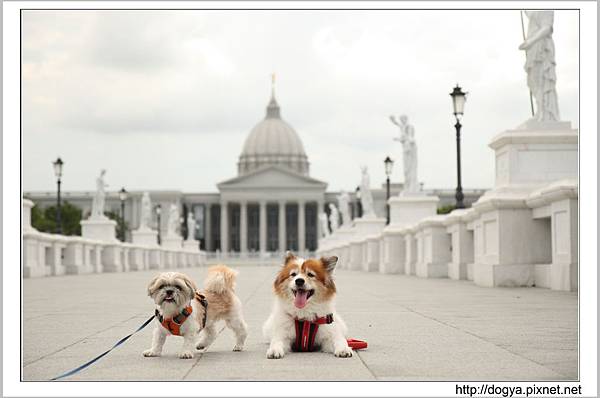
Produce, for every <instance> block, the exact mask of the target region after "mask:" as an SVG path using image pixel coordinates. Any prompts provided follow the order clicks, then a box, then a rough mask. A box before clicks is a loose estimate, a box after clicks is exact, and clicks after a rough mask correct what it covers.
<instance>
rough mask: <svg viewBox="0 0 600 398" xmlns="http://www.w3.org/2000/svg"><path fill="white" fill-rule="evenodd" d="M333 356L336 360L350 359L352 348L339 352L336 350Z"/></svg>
mask: <svg viewBox="0 0 600 398" xmlns="http://www.w3.org/2000/svg"><path fill="white" fill-rule="evenodd" d="M333 355H335V356H336V357H338V358H350V357H351V356H352V348H350V347H344V348H342V349H341V350H336V351H335V352H334V353H333Z"/></svg>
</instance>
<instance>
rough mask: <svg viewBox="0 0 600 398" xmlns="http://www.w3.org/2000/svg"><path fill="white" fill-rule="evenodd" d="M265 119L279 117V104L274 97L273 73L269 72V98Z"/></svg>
mask: <svg viewBox="0 0 600 398" xmlns="http://www.w3.org/2000/svg"><path fill="white" fill-rule="evenodd" d="M266 118H267V119H280V118H281V114H280V112H279V104H278V103H277V100H276V99H275V73H272V74H271V100H270V101H269V105H267V117H266Z"/></svg>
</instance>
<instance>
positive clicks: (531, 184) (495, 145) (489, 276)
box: [473, 121, 578, 286]
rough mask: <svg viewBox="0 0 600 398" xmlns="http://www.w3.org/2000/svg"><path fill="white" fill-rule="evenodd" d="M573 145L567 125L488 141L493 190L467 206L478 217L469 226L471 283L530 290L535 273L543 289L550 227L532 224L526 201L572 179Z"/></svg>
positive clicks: (528, 128)
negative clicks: (472, 257)
mask: <svg viewBox="0 0 600 398" xmlns="http://www.w3.org/2000/svg"><path fill="white" fill-rule="evenodd" d="M577 145H578V133H577V130H575V129H571V125H570V123H569V122H553V123H538V122H532V121H528V122H526V123H524V124H523V125H521V126H519V127H518V128H517V129H514V130H508V131H505V132H502V133H500V134H498V135H497V136H495V137H494V138H493V139H492V142H491V143H490V144H489V146H490V147H491V148H492V149H494V151H495V157H496V184H495V188H494V189H493V190H491V191H488V192H486V194H485V195H484V196H482V197H481V198H480V199H479V200H478V201H477V202H476V203H475V204H473V208H474V209H475V210H476V211H477V213H478V214H479V217H478V219H477V220H476V221H474V224H475V228H474V231H475V236H474V239H475V246H476V248H475V251H476V256H475V264H474V266H473V277H474V280H475V283H476V284H478V285H482V286H533V285H534V284H535V279H536V273H537V274H538V279H539V280H540V283H541V284H542V285H547V284H548V281H547V280H546V279H547V278H546V277H545V276H544V277H542V275H543V274H545V273H546V272H545V271H544V268H547V267H541V266H544V265H547V264H551V263H552V260H553V258H552V252H553V250H552V246H553V245H556V242H553V240H552V232H551V231H552V228H551V222H550V220H549V219H535V218H534V212H533V211H532V210H531V208H530V207H529V206H528V205H527V203H526V201H527V199H528V197H529V195H530V194H531V193H532V192H534V191H535V190H537V189H539V188H540V187H543V186H545V185H548V184H550V183H552V182H554V181H557V180H561V179H576V178H577V167H578V163H577V157H578V148H577ZM478 246H479V247H478ZM478 251H479V253H477V252H478ZM478 254H479V255H478ZM568 274H569V275H571V271H570V270H569V272H568Z"/></svg>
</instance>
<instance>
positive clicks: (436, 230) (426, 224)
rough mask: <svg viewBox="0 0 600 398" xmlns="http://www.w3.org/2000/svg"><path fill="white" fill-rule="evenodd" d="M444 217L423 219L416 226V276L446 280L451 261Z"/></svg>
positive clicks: (448, 237)
mask: <svg viewBox="0 0 600 398" xmlns="http://www.w3.org/2000/svg"><path fill="white" fill-rule="evenodd" d="M444 219H445V217H444V216H432V217H428V218H425V219H424V220H423V221H421V222H420V223H419V224H418V226H417V229H418V230H417V264H416V274H417V276H420V277H422V278H446V277H447V276H448V263H449V262H450V259H451V252H450V236H449V235H448V233H447V232H446V227H445V226H444V224H443V220H444Z"/></svg>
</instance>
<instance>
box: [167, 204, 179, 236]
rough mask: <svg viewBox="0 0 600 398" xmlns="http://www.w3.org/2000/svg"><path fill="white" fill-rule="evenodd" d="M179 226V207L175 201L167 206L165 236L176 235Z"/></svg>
mask: <svg viewBox="0 0 600 398" xmlns="http://www.w3.org/2000/svg"><path fill="white" fill-rule="evenodd" d="M178 227H179V207H177V205H176V204H175V203H173V204H171V207H170V208H169V219H168V221H167V236H177V228H178Z"/></svg>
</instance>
